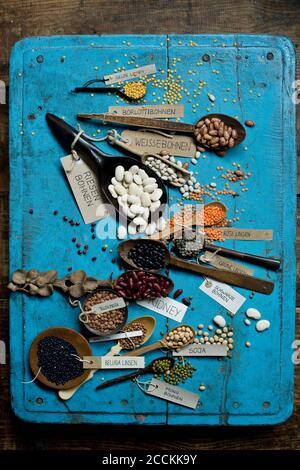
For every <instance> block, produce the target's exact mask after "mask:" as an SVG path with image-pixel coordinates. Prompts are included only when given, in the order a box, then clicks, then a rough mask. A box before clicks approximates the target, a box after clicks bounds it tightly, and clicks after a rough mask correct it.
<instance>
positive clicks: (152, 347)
mask: <svg viewBox="0 0 300 470" xmlns="http://www.w3.org/2000/svg"><path fill="white" fill-rule="evenodd" d="M162 347H164V344H163V343H162V341H156V342H155V343H153V344H149V346H144V347H143V348H138V349H133V350H132V351H130V352H129V353H126V354H125V355H126V356H143V355H144V354H146V353H147V352H150V351H155V350H156V349H159V348H162Z"/></svg>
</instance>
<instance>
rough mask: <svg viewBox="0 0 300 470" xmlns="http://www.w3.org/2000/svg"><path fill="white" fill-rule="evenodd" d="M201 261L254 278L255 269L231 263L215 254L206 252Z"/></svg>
mask: <svg viewBox="0 0 300 470" xmlns="http://www.w3.org/2000/svg"><path fill="white" fill-rule="evenodd" d="M200 259H201V261H203V262H205V263H208V264H210V265H211V266H214V267H215V268H219V269H226V270H227V271H232V272H234V273H239V274H246V275H247V276H252V275H253V273H254V270H253V269H251V268H248V267H246V266H243V265H242V264H239V263H236V262H235V261H231V260H230V259H228V258H225V257H224V256H220V255H217V254H213V253H211V252H210V251H205V252H204V254H203V255H202V256H201V257H200Z"/></svg>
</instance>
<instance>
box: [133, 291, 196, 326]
mask: <svg viewBox="0 0 300 470" xmlns="http://www.w3.org/2000/svg"><path fill="white" fill-rule="evenodd" d="M136 303H137V304H138V305H140V306H141V307H145V308H148V309H149V310H152V311H153V312H156V313H159V314H160V315H163V316H164V317H167V318H171V319H172V320H175V321H177V322H179V323H180V322H181V321H182V320H183V317H184V315H185V313H186V311H187V306H186V305H183V304H182V303H181V302H177V300H174V299H171V298H170V297H158V298H157V299H149V300H148V299H145V300H137V302H136Z"/></svg>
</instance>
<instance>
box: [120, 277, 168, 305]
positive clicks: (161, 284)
mask: <svg viewBox="0 0 300 470" xmlns="http://www.w3.org/2000/svg"><path fill="white" fill-rule="evenodd" d="M170 286H171V281H170V280H169V279H165V278H163V277H162V276H160V275H159V274H157V275H156V274H153V273H149V272H147V271H128V272H126V273H124V274H122V275H121V276H120V277H119V279H118V280H117V282H116V290H117V291H118V292H119V293H120V291H122V296H124V297H126V298H128V299H132V300H139V299H144V298H155V297H166V296H167V295H168V292H169V290H170ZM120 295H121V294H120Z"/></svg>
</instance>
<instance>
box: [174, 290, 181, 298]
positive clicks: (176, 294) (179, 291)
mask: <svg viewBox="0 0 300 470" xmlns="http://www.w3.org/2000/svg"><path fill="white" fill-rule="evenodd" d="M182 292H183V289H177V290H176V291H175V292H174V294H173V298H174V299H178V297H179V296H180V295H181V294H182Z"/></svg>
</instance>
